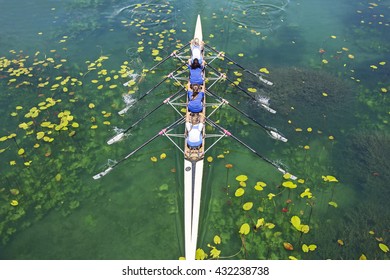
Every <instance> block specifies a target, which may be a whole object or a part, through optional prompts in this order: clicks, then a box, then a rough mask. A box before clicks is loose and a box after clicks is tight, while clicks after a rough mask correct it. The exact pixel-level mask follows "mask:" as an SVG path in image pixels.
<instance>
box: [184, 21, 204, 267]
mask: <svg viewBox="0 0 390 280" xmlns="http://www.w3.org/2000/svg"><path fill="white" fill-rule="evenodd" d="M195 39H198V40H199V42H202V40H203V34H202V23H201V20H200V16H199V15H198V18H197V21H196V27H195V34H194V40H195ZM203 91H205V88H203ZM205 108H206V106H203V115H204V116H205V113H206V112H205V110H206V109H205ZM188 113H189V112H187V114H188ZM204 131H205V128H204V126H203V136H204ZM204 142H205V141H204V137H203V143H202V147H201V148H200V149H199V151H197V157H195V158H194V157H191V156H189V155H188V147H187V143H186V141H185V151H186V153H185V154H184V232H185V233H184V236H185V238H184V239H185V257H186V259H187V260H194V259H195V254H196V246H197V241H198V227H199V212H200V201H201V194H202V178H203V162H204V149H205V143H204Z"/></svg>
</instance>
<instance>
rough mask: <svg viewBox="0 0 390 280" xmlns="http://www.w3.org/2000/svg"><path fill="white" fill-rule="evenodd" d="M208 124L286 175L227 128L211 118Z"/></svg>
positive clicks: (284, 172)
mask: <svg viewBox="0 0 390 280" xmlns="http://www.w3.org/2000/svg"><path fill="white" fill-rule="evenodd" d="M206 120H207V122H208V123H210V124H211V125H212V126H214V127H215V128H217V129H219V130H220V131H221V132H223V133H224V134H225V135H226V136H230V137H232V138H233V139H234V140H236V141H237V142H238V143H240V144H241V145H242V146H244V147H245V148H247V149H248V150H249V151H251V152H252V153H254V154H255V155H256V156H258V157H259V158H261V159H262V160H264V161H265V162H267V163H269V164H270V165H272V166H273V167H275V168H276V169H277V170H278V171H280V172H281V173H283V174H286V173H287V171H285V170H284V169H282V168H281V167H279V166H278V165H276V164H275V163H273V162H272V161H271V160H269V159H268V158H266V157H264V156H262V155H261V154H259V153H258V152H257V151H256V150H255V149H253V148H252V147H250V146H249V145H248V144H246V143H245V142H244V141H242V140H241V139H239V138H238V137H236V136H235V135H233V134H232V133H231V132H229V131H228V130H226V129H225V128H223V127H221V126H220V125H218V124H216V123H215V122H214V121H212V120H210V119H209V118H207V119H206ZM291 178H296V177H295V176H294V175H292V176H291Z"/></svg>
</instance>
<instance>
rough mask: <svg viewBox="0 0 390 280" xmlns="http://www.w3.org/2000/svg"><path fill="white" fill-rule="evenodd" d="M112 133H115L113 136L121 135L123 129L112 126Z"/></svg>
mask: <svg viewBox="0 0 390 280" xmlns="http://www.w3.org/2000/svg"><path fill="white" fill-rule="evenodd" d="M113 129H114V131H115V134H119V133H122V132H123V131H125V130H124V129H123V128H119V127H116V126H114V128H113Z"/></svg>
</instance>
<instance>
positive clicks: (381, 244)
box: [378, 243, 389, 253]
mask: <svg viewBox="0 0 390 280" xmlns="http://www.w3.org/2000/svg"><path fill="white" fill-rule="evenodd" d="M378 245H379V248H380V249H381V250H382V251H383V252H385V253H387V252H388V251H389V247H388V246H387V245H386V244H383V243H379V244H378Z"/></svg>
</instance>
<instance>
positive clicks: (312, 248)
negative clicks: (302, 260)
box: [309, 244, 317, 251]
mask: <svg viewBox="0 0 390 280" xmlns="http://www.w3.org/2000/svg"><path fill="white" fill-rule="evenodd" d="M315 249H317V245H315V244H310V245H309V250H310V251H315Z"/></svg>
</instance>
